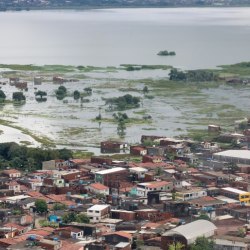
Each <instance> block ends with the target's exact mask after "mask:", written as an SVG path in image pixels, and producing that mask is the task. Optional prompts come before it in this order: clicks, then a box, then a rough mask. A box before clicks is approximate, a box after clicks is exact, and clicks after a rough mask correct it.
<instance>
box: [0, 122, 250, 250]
mask: <svg viewBox="0 0 250 250" xmlns="http://www.w3.org/2000/svg"><path fill="white" fill-rule="evenodd" d="M220 129H221V128H220V127H219V126H216V125H210V126H208V130H209V132H210V133H218V131H220ZM223 136H224V139H225V138H228V140H235V141H236V144H237V147H236V145H235V144H232V146H231V147H230V148H228V149H227V150H225V149H222V148H221V147H220V144H218V143H217V142H212V141H210V142H209V141H203V142H199V143H198V142H195V141H193V140H191V139H178V138H169V137H164V136H154V135H152V136H149V135H143V136H141V143H140V144H137V145H129V144H128V143H125V142H118V141H103V142H102V143H101V151H102V152H103V154H102V155H100V156H92V157H91V158H88V159H74V158H72V156H71V155H70V154H68V157H66V156H67V155H65V154H64V159H59V158H55V159H53V160H46V161H42V167H33V168H32V170H31V171H23V170H24V169H22V170H17V169H15V168H7V169H5V170H2V172H1V176H0V221H1V229H0V249H55V250H56V249H77V250H78V249H79V250H80V249H101V250H102V249H103V250H106V249H124V250H129V249H166V250H168V249H172V248H171V247H173V246H174V247H177V246H178V247H180V248H178V249H201V248H199V247H204V246H206V247H207V248H206V249H218V250H219V249H231V248H232V249H233V248H234V249H248V248H249V246H250V239H249V233H250V232H249V231H250V225H249V221H250V213H249V211H250V210H249V207H250V182H249V178H250V151H249V146H250V130H249V129H245V130H244V133H243V134H230V135H226V134H224V135H223ZM232 136H233V137H232ZM232 138H233V139H232ZM2 148H4V147H2ZM3 152H4V151H3V150H2V153H3ZM120 152H125V153H126V154H125V155H124V154H122V155H119V154H118V155H113V156H109V155H108V153H109V154H110V153H120ZM2 153H1V154H2ZM57 156H60V155H59V154H55V157H57ZM117 156H120V158H117ZM33 164H36V163H35V162H34V163H33ZM34 169H37V170H34ZM225 247H226V248H225ZM227 247H230V248H227ZM176 249H177V248H176Z"/></svg>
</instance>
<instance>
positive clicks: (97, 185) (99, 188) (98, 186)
mask: <svg viewBox="0 0 250 250" xmlns="http://www.w3.org/2000/svg"><path fill="white" fill-rule="evenodd" d="M89 186H90V187H91V188H94V189H97V190H106V189H109V188H108V187H107V186H104V185H103V184H101V183H99V182H97V183H92V184H90V185H89Z"/></svg>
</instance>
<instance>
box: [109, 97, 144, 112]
mask: <svg viewBox="0 0 250 250" xmlns="http://www.w3.org/2000/svg"><path fill="white" fill-rule="evenodd" d="M106 104H110V105H111V106H113V105H114V106H115V108H116V109H117V110H120V111H121V110H126V109H132V108H138V107H139V106H140V98H139V97H135V96H132V95H130V94H126V95H124V96H120V97H113V98H108V99H106Z"/></svg>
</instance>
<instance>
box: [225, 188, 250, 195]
mask: <svg viewBox="0 0 250 250" xmlns="http://www.w3.org/2000/svg"><path fill="white" fill-rule="evenodd" d="M222 190H225V191H229V192H231V193H236V194H248V192H246V191H242V190H239V189H236V188H231V187H225V188H222Z"/></svg>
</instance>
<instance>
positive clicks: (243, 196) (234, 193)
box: [221, 187, 250, 204]
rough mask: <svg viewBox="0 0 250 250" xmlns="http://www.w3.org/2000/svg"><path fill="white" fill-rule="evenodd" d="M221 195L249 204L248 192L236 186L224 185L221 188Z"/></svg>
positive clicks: (249, 194) (249, 195)
mask: <svg viewBox="0 0 250 250" xmlns="http://www.w3.org/2000/svg"><path fill="white" fill-rule="evenodd" d="M221 195H224V196H226V197H228V198H231V199H235V200H238V201H240V202H241V204H243V203H244V204H250V192H246V191H242V190H239V189H236V188H231V187H225V188H221Z"/></svg>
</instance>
